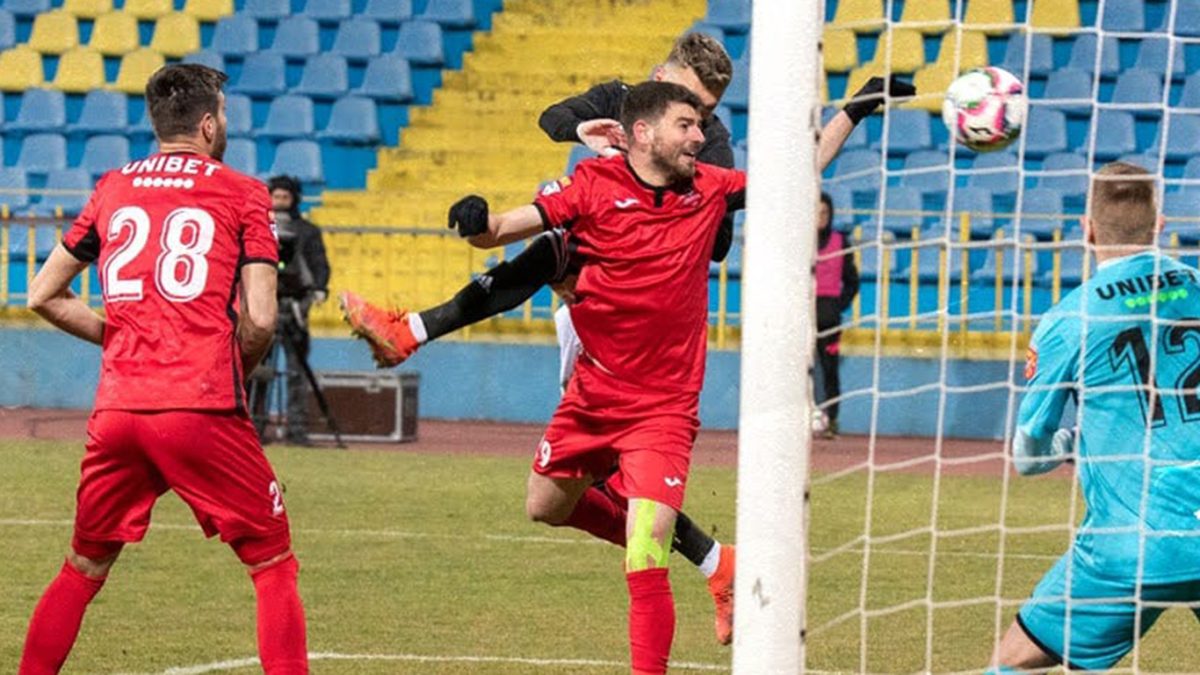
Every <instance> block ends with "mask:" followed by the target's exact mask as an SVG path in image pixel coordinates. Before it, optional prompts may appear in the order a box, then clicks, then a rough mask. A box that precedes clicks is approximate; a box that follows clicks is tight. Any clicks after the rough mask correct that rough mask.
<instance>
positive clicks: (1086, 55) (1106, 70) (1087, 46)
mask: <svg viewBox="0 0 1200 675" xmlns="http://www.w3.org/2000/svg"><path fill="white" fill-rule="evenodd" d="M1043 1H1044V0H1043ZM1102 45H1103V46H1102V47H1101V48H1100V76H1101V77H1115V76H1116V74H1117V73H1119V72H1121V48H1120V44H1119V43H1118V42H1117V39H1116V38H1115V37H1112V36H1108V37H1105V38H1104V42H1103V43H1102ZM1067 65H1068V66H1069V67H1071V68H1078V69H1079V70H1082V71H1083V72H1085V73H1089V74H1095V72H1096V36H1095V35H1094V34H1092V33H1084V34H1082V35H1079V36H1077V37H1076V38H1075V43H1074V44H1073V45H1072V46H1071V57H1070V59H1069V60H1068V61H1067Z"/></svg>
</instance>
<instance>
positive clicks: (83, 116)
mask: <svg viewBox="0 0 1200 675" xmlns="http://www.w3.org/2000/svg"><path fill="white" fill-rule="evenodd" d="M128 126H129V102H128V99H127V98H126V97H125V94H123V93H121V92H119V91H104V90H103V89H97V90H95V91H89V92H88V93H87V95H86V96H84V97H83V110H82V111H81V112H80V113H79V121H78V122H76V123H75V124H72V125H70V126H69V127H67V131H69V132H71V133H80V134H123V133H125V129H126V128H127V127H128Z"/></svg>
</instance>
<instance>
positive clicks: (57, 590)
mask: <svg viewBox="0 0 1200 675" xmlns="http://www.w3.org/2000/svg"><path fill="white" fill-rule="evenodd" d="M89 548H90V549H92V550H89V551H88V553H89V554H91V555H95V556H96V557H95V559H93V558H85V557H84V556H82V555H80V554H79V553H76V552H73V553H72V554H71V555H70V556H68V558H67V560H66V562H64V563H63V566H62V569H61V570H59V572H58V576H57V577H55V578H54V581H52V582H50V585H49V586H48V587H47V588H46V591H45V593H43V594H42V599H41V600H39V601H38V604H37V608H35V609H34V610H33V618H32V619H30V621H29V631H28V633H26V635H25V649H24V651H23V652H22V653H21V665H20V667H19V669H18V671H17V672H18V673H19V675H52V674H53V673H57V672H58V671H59V670H61V669H62V667H63V664H64V663H66V661H67V655H68V654H70V653H71V648H72V647H74V646H75V638H76V637H78V636H79V627H80V626H81V625H82V624H83V615H84V613H85V612H87V608H88V604H90V603H91V601H92V599H93V598H95V597H96V594H97V593H99V592H100V589H101V588H103V587H104V581H105V580H106V579H107V578H108V570H109V569H110V568H111V567H112V564H113V563H114V562H116V560H117V556H118V555H119V554H120V552H121V544H118V543H111V544H101V545H89Z"/></svg>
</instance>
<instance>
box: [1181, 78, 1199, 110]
mask: <svg viewBox="0 0 1200 675" xmlns="http://www.w3.org/2000/svg"><path fill="white" fill-rule="evenodd" d="M1179 107H1180V108H1200V73H1192V74H1191V75H1189V76H1188V78H1187V81H1186V82H1184V83H1183V93H1182V95H1181V96H1180V97H1179Z"/></svg>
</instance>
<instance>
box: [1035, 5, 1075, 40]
mask: <svg viewBox="0 0 1200 675" xmlns="http://www.w3.org/2000/svg"><path fill="white" fill-rule="evenodd" d="M1031 4H1032V5H1033V7H1032V8H1030V10H1029V11H1030V18H1029V22H1030V23H1031V24H1032V25H1033V27H1034V28H1041V29H1043V30H1046V31H1047V32H1058V30H1056V29H1061V32H1064V33H1065V32H1068V31H1071V30H1074V29H1076V28H1079V0H1031Z"/></svg>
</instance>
